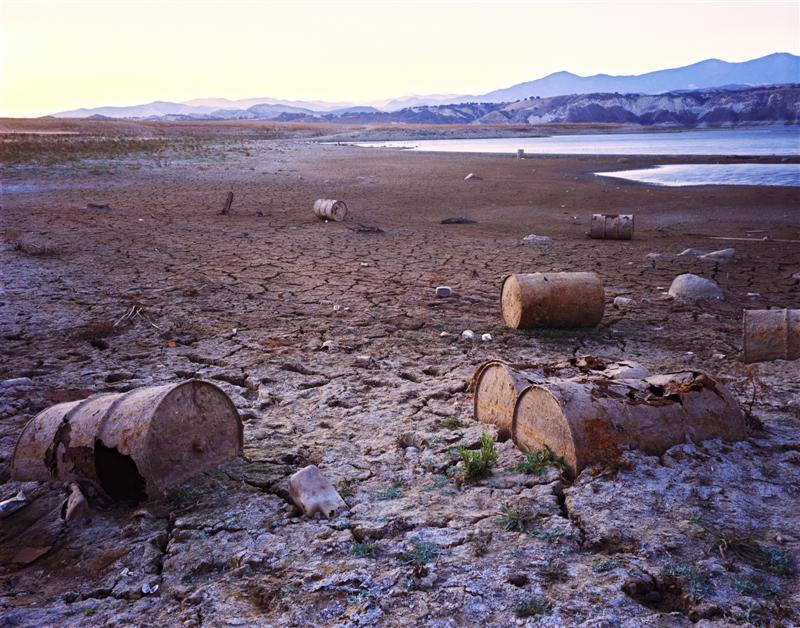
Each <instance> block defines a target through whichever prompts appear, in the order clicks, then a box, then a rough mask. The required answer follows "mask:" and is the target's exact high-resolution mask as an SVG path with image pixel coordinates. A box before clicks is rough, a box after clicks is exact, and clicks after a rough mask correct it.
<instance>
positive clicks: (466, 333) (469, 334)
mask: <svg viewBox="0 0 800 628" xmlns="http://www.w3.org/2000/svg"><path fill="white" fill-rule="evenodd" d="M461 337H462V338H464V339H465V340H474V338H475V332H474V331H472V330H471V329H465V330H464V331H462V332H461Z"/></svg>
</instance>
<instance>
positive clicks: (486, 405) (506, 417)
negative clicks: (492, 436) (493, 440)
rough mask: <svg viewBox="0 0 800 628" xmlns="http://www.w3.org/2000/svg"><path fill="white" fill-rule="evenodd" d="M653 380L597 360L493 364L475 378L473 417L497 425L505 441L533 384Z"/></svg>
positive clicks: (633, 367) (627, 365)
mask: <svg viewBox="0 0 800 628" xmlns="http://www.w3.org/2000/svg"><path fill="white" fill-rule="evenodd" d="M649 376H650V372H649V371H648V370H647V369H646V368H644V367H643V366H642V365H641V364H638V363H636V362H631V361H622V362H612V361H609V362H606V361H604V360H602V359H598V358H595V357H594V356H580V357H576V358H572V359H571V360H565V361H563V362H554V363H541V364H526V363H522V364H513V363H510V362H504V361H502V360H490V361H488V362H484V363H483V364H481V365H480V366H479V367H478V368H477V369H476V371H475V375H473V377H472V389H473V390H474V398H473V417H474V418H475V420H476V421H480V422H482V423H491V424H493V425H496V426H497V432H498V434H499V435H500V437H501V438H510V437H511V436H512V428H513V422H514V409H515V408H516V405H517V399H519V396H520V394H521V393H522V391H524V390H525V389H526V388H527V387H528V386H530V385H531V384H545V383H546V382H547V381H550V380H552V379H553V378H559V379H567V378H577V377H580V378H597V377H605V378H608V379H615V380H616V379H632V378H642V377H649Z"/></svg>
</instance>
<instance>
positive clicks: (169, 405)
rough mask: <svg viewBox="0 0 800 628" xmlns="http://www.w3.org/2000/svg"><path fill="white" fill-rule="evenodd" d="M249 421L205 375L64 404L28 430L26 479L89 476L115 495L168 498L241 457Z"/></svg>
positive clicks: (14, 469)
mask: <svg viewBox="0 0 800 628" xmlns="http://www.w3.org/2000/svg"><path fill="white" fill-rule="evenodd" d="M241 452H242V422H241V419H240V418H239V413H238V411H237V410H236V407H235V406H234V405H233V402H231V400H230V399H229V398H228V396H227V395H226V394H225V393H224V392H223V391H222V390H220V389H219V388H218V387H217V386H215V385H213V384H211V383H209V382H203V381H198V380H191V381H185V382H181V383H179V384H167V385H165V386H153V387H146V388H137V389H135V390H131V391H129V392H126V393H112V394H103V395H96V396H93V397H89V398H88V399H84V400H82V401H73V402H69V403H61V404H58V405H55V406H52V407H50V408H47V409H46V410H44V411H42V412H40V413H39V414H38V415H36V416H35V417H34V418H33V419H31V420H30V421H29V422H28V424H27V425H26V426H25V427H24V428H23V430H22V434H20V437H19V439H18V440H17V444H16V447H15V448H14V455H13V457H12V461H11V474H12V477H14V478H15V479H18V480H41V481H47V480H51V479H60V480H75V479H89V480H94V481H97V482H99V483H100V485H101V486H102V487H103V489H104V490H105V491H106V492H107V493H108V494H109V495H110V496H111V497H113V498H115V499H125V500H137V501H138V500H141V499H145V498H146V497H162V496H163V495H164V494H165V491H166V490H167V489H168V488H169V487H171V486H175V485H177V484H180V483H181V482H184V481H185V480H188V479H189V478H190V477H192V476H194V475H196V474H198V473H201V472H202V471H205V470H207V469H210V468H213V467H215V466H216V465H218V464H220V463H221V462H224V461H226V460H229V459H231V458H234V457H236V456H237V455H240V454H241Z"/></svg>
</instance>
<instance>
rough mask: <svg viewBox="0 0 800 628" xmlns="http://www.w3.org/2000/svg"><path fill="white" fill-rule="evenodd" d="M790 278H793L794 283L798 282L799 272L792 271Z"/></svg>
mask: <svg viewBox="0 0 800 628" xmlns="http://www.w3.org/2000/svg"><path fill="white" fill-rule="evenodd" d="M792 279H794V282H795V283H800V273H794V274H793V275H792Z"/></svg>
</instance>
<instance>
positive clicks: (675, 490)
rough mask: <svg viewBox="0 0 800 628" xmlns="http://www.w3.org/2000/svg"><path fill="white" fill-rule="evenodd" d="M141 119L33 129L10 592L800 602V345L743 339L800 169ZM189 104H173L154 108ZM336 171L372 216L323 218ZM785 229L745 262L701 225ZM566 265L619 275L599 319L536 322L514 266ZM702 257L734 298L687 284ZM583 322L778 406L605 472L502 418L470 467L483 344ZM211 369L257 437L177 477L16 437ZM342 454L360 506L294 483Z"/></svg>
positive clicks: (12, 426) (128, 597)
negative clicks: (639, 180) (55, 457)
mask: <svg viewBox="0 0 800 628" xmlns="http://www.w3.org/2000/svg"><path fill="white" fill-rule="evenodd" d="M9 124H11V123H9V122H3V125H4V128H6V129H8V125H9ZM27 124H28V126H27V127H26V128H25V129H23V130H27V131H31V130H35V129H34V127H33V126H32V125H33V123H27ZM42 124H45V123H44V122H43V123H42ZM69 124H70V125H73V126H72V127H71V128H73V129H77V130H79V131H80V130H81V127H80V123H77V122H74V121H71V122H69ZM86 125H87V126H86V129H88V130H89V131H91V132H92V133H96V132H99V131H98V129H100V130H102V129H103V128H104V127H103V125H102V124H101V123H100V122H99V121H93V122H91V123H90V122H87V123H86ZM109 128H110V131H109V132H111V131H113V133H122V134H123V135H124V134H128V135H129V137H123V138H122V140H121V141H120V143H119V144H117V145H115V150H116V151H118V153H115V154H113V155H112V156H108V155H106V154H105V153H104V152H103V151H104V150H106V148H107V147H105V148H104V146H102V145H103V141H100V140H98V144H99V145H101V146H100V148H98V149H97V150H98V151H99V152H98V153H94V152H92V151H93V150H95V149H94V148H92V146H93V145H92V144H91V143H90V142H89V140H86V141H85V142H84V143H83V144H81V142H82V141H84V140H85V139H86V138H84V137H83V136H81V137H73V138H72V139H70V138H69V136H66V139H65V136H53V137H52V138H51V139H47V138H39V139H38V140H36V142H38V143H37V144H36V145H35V148H36V151H39V154H40V155H42V158H41V159H38V160H35V159H33V158H27V157H26V156H25V154H24V151H22V153H21V155H16V156H15V155H12V156H11V157H8V156H7V153H8V152H9V151H10V149H9V148H7V147H6V148H4V149H3V151H4V154H6V157H7V158H6V159H5V161H4V164H3V170H4V172H3V187H2V198H1V199H0V205H1V206H2V209H0V219H1V220H0V482H1V483H0V501H3V500H6V499H11V498H14V497H15V496H17V495H18V494H19V493H20V491H21V492H22V493H23V494H24V495H25V496H27V498H28V500H29V503H28V504H27V505H26V506H24V507H22V508H20V509H18V510H15V511H14V512H11V511H12V510H14V509H17V508H18V506H19V504H18V503H17V502H16V501H15V502H13V503H9V505H8V507H7V508H8V511H9V512H8V513H6V511H5V510H4V511H3V512H2V513H1V514H0V516H2V518H0V624H2V625H9V626H11V625H13V626H65V625H85V626H95V625H96V626H101V625H178V626H203V625H207V626H309V625H315V626H328V625H330V626H401V625H402V626H407V625H419V626H441V627H444V626H457V625H476V626H478V625H480V626H488V625H491V626H515V625H537V626H593V627H600V626H609V627H610V626H626V627H633V626H637V627H638V626H688V625H691V624H693V623H697V624H698V625H701V626H730V625H746V624H752V625H762V626H767V625H770V626H792V625H798V624H800V614H799V612H798V610H797V609H800V592H799V591H798V580H797V569H798V550H799V549H800V528H798V521H800V488H799V487H800V363H798V362H787V361H776V362H768V363H760V364H753V365H749V366H744V365H743V364H742V359H741V320H742V314H741V313H742V310H743V309H745V308H752V309H766V308H768V307H797V304H798V299H800V286H798V282H797V281H796V279H795V278H794V276H795V275H796V274H797V273H798V271H800V245H797V244H793V243H787V242H777V241H762V240H760V238H761V237H763V235H765V233H766V235H769V236H770V237H772V238H775V239H782V240H792V239H795V240H796V239H798V238H800V228H798V216H799V215H798V213H797V210H798V207H800V192H799V191H798V189H797V188H793V189H790V188H777V187H776V188H755V187H741V186H736V187H735V189H734V188H729V187H718V188H712V187H699V188H655V187H648V186H644V185H639V184H634V183H623V182H618V181H614V180H611V179H606V178H602V177H596V176H594V175H593V174H592V173H594V172H597V171H601V170H612V169H618V168H619V162H620V160H619V159H618V158H616V157H603V158H600V157H568V156H566V157H548V156H542V157H535V158H530V159H525V160H517V159H514V157H513V156H512V155H508V156H499V155H494V156H490V155H458V154H450V155H444V154H442V155H427V154H423V153H415V154H410V153H405V152H402V151H398V150H381V149H360V148H357V147H350V146H337V145H331V144H318V143H313V142H311V141H309V140H308V139H305V138H307V136H308V135H313V134H314V132H312V131H309V130H308V129H305V128H303V127H298V128H296V129H294V130H292V129H289V131H286V130H284V131H283V132H281V133H278V134H275V133H273V134H272V136H270V134H269V133H267V132H266V131H265V132H263V133H262V132H261V131H260V130H259V128H260V127H257V126H255V125H252V126H246V125H243V126H242V127H241V128H240V127H236V126H235V125H217V126H215V125H206V126H202V125H194V126H189V127H187V126H181V125H180V124H179V123H175V124H174V125H162V126H157V125H154V124H144V123H134V122H131V123H114V126H110V127H109ZM220 129H221V130H220ZM212 130H214V133H216V135H214V133H212V132H211V131H212ZM290 131H291V132H290ZM87 132H88V131H87ZM195 132H196V133H197V134H200V133H202V134H204V135H203V137H200V138H193V137H192V133H195ZM156 133H165V134H170V133H171V134H173V138H172V139H170V141H169V142H166V141H165V142H163V143H161V144H159V143H158V142H160V141H161V140H158V139H154V138H151V139H148V140H147V141H145V140H143V139H141V137H142V136H147V135H151V136H152V135H154V134H156ZM292 133H295V135H296V137H291V135H292ZM226 134H228V135H226ZM317 134H319V133H317ZM277 135H281V136H283V137H276V136H277ZM8 137H9V136H8V135H6V136H4V138H8ZM87 137H88V136H87ZM270 137H272V139H270ZM16 138H17V139H14V141H18V136H16ZM175 138H178V139H175ZM187 138H188V139H187ZM12 139H13V138H12ZM48 142H57V143H58V145H57V146H56V147H55V148H53V149H52V150H50V148H47V147H50V146H51V145H50V144H48ZM126 142H130V143H131V145H132V146H133V145H134V144H135V150H133V149H132V150H131V151H130V152H126V151H125V150H123V149H124V146H125V143H126ZM147 142H152V143H151V144H147ZM23 148H24V147H23ZM45 149H46V150H45ZM21 150H22V149H21ZM45 155H46V156H47V157H48V158H47V159H44V156H45ZM693 159H694V160H699V161H701V160H702V158H691V159H688V160H687V159H679V158H666V159H664V158H659V160H658V162H655V161H653V160H652V158H644V157H642V158H637V157H629V158H625V159H624V162H625V163H626V164H630V167H632V168H633V167H643V166H646V165H650V164H653V163H669V162H670V160H672V161H674V162H676V163H677V162H691V161H692V160H693ZM723 161H724V159H723ZM470 172H474V173H477V174H479V176H480V180H476V181H471V182H470V183H469V184H465V183H464V177H465V175H466V174H468V173H470ZM230 191H232V192H234V194H235V200H234V201H233V203H232V206H231V210H230V212H229V215H220V210H221V209H222V207H223V204H224V203H225V200H226V197H227V194H228V192H230ZM319 198H334V199H342V200H344V201H345V202H346V203H347V206H348V209H349V214H348V217H347V220H345V221H343V222H340V223H339V222H328V223H326V222H323V221H321V220H319V219H318V218H317V217H316V216H314V213H313V211H312V206H313V203H314V201H315V200H316V199H319ZM90 203H91V204H92V205H89V204H90ZM106 206H107V207H106ZM593 213H625V214H634V215H635V218H636V233H635V235H634V239H632V240H620V241H615V240H592V239H588V238H587V236H586V234H587V231H588V229H589V225H590V220H591V216H592V214H593ZM452 217H463V218H465V219H466V220H465V221H463V222H462V221H458V224H442V221H444V220H446V219H448V218H452ZM470 221H474V222H470ZM354 227H359V228H354ZM751 230H759V233H758V235H757V236H755V237H753V238H750V239H748V240H743V241H736V242H735V244H733V246H735V247H736V261H735V263H731V264H724V265H723V264H719V263H715V262H713V261H709V260H702V259H698V258H697V257H691V256H684V257H677V253H679V252H681V251H683V250H685V249H686V248H689V247H694V248H699V249H704V250H714V249H718V248H721V247H722V246H723V245H724V244H725V243H720V242H719V241H715V240H710V237H711V236H721V237H736V238H748V237H749V236H748V235H747V232H748V231H751ZM531 233H535V234H542V235H546V236H548V237H551V238H552V240H553V241H552V243H551V244H550V245H548V246H533V245H530V244H526V243H524V242H523V241H522V238H523V237H524V236H525V235H526V234H531ZM651 253H661V254H662V255H650V256H649V257H648V254H651ZM563 271H591V272H595V273H597V274H598V275H600V276H601V277H602V280H603V285H604V286H605V299H606V304H605V315H604V317H603V319H602V322H601V323H600V324H599V325H598V326H597V327H595V328H590V329H582V330H550V331H548V330H526V331H517V330H512V329H509V328H507V327H505V326H504V325H503V323H502V317H501V313H500V286H501V282H502V279H503V277H505V276H506V275H508V274H511V273H532V272H563ZM684 273H692V274H697V275H699V276H702V277H704V278H707V279H710V280H713V281H715V282H716V283H717V284H718V285H719V286H720V288H721V290H722V291H723V292H724V294H725V299H724V300H718V301H708V302H704V303H698V304H692V303H685V302H679V301H675V300H673V299H671V298H670V297H668V295H667V294H666V291H667V289H668V287H669V286H670V284H671V282H672V280H673V279H674V278H675V277H677V276H678V275H681V274H684ZM437 286H449V287H451V288H452V294H451V296H449V297H447V298H437V297H436V293H435V290H436V287H437ZM617 297H623V298H624V299H628V301H626V303H628V304H629V305H627V306H626V307H625V308H623V309H620V308H618V307H614V305H613V303H614V301H615V298H617ZM467 329H469V330H473V332H474V334H472V338H473V339H472V340H470V339H468V338H466V337H463V338H462V331H464V330H467ZM485 334H488V335H489V337H490V338H491V339H490V340H488V339H487V340H485V341H481V340H480V338H481V337H482V336H484V335H485ZM580 355H596V356H600V357H602V358H603V359H606V360H609V361H624V360H632V361H635V362H638V363H639V364H641V365H643V366H644V367H646V368H647V369H649V370H650V371H651V372H652V373H662V372H668V371H677V370H687V369H688V370H697V371H703V372H707V373H709V374H711V375H713V376H714V377H715V378H718V380H719V381H721V382H723V383H725V384H726V385H727V386H728V387H729V389H730V390H731V392H732V394H733V395H734V396H735V397H736V399H737V400H738V401H739V403H740V404H741V405H742V408H743V410H745V411H748V412H749V413H750V414H751V415H752V417H751V419H750V421H749V423H750V427H749V431H748V433H747V436H746V438H745V439H744V440H742V441H739V442H733V443H726V442H722V441H719V440H713V441H706V442H701V443H685V444H681V445H678V446H675V447H673V448H672V449H670V450H668V451H667V452H666V453H664V454H663V455H661V456H647V455H644V454H642V453H640V452H636V451H626V452H622V454H621V455H620V456H618V457H617V458H615V460H614V461H613V464H609V465H607V466H605V467H603V466H597V467H592V468H588V469H585V470H583V471H582V472H581V473H580V474H579V475H578V477H577V478H575V479H574V480H568V479H566V478H565V477H562V476H561V474H560V472H559V468H558V464H557V463H555V464H549V463H552V461H549V460H547V459H546V458H544V459H543V458H541V457H540V458H536V457H535V456H531V457H528V458H526V456H525V455H524V454H523V453H522V452H520V451H519V450H518V449H517V448H516V447H515V446H514V444H513V443H512V442H511V440H507V439H506V440H497V442H496V443H495V447H496V454H497V460H496V463H495V464H494V466H493V467H492V468H489V469H487V470H486V472H485V473H483V474H480V473H479V474H475V476H474V477H472V478H466V477H465V464H464V459H465V458H468V459H470V460H473V458H472V457H471V456H470V454H471V453H472V454H473V455H474V456H476V457H477V456H478V450H480V448H481V447H482V446H484V445H485V444H486V439H485V438H484V439H483V443H482V442H481V436H482V434H483V433H484V432H487V433H488V434H489V435H490V436H493V437H496V436H497V435H496V432H495V428H494V426H491V425H486V424H482V423H479V422H477V421H475V420H474V418H473V398H472V393H471V391H470V390H469V384H470V380H471V377H472V375H473V373H474V372H475V369H476V367H477V366H478V365H479V364H481V363H482V362H484V361H486V360H490V359H502V360H507V361H509V362H512V363H532V362H535V363H541V362H547V361H561V360H565V359H569V358H572V357H573V356H580ZM192 378H200V379H205V380H209V381H211V382H213V383H215V384H216V385H218V386H220V387H221V388H222V389H223V390H224V391H225V392H226V393H227V394H228V395H229V396H230V398H231V399H232V400H233V403H234V404H235V405H236V407H237V409H238V411H239V413H240V415H241V417H242V420H243V424H244V452H243V456H242V457H241V458H238V459H236V460H235V461H233V462H229V463H226V464H224V465H223V466H221V467H220V468H218V469H215V470H212V471H207V472H205V473H203V474H201V475H199V476H197V477H195V478H193V479H191V480H189V481H187V482H185V483H184V484H182V485H181V486H179V487H176V488H174V489H172V490H170V491H169V492H168V495H167V497H166V498H164V499H161V500H150V501H143V502H140V503H138V504H135V505H132V504H127V503H119V502H116V503H115V502H111V501H110V500H107V499H103V497H102V496H101V494H100V493H99V492H98V491H97V490H95V489H94V488H93V487H92V486H91V485H86V484H85V483H83V484H81V485H80V487H79V488H80V491H82V492H78V490H79V489H78V487H77V486H76V485H73V486H72V487H70V486H66V485H59V484H52V485H46V484H36V483H26V484H22V483H20V482H16V481H12V480H10V479H9V476H8V473H7V471H5V470H4V467H5V466H6V465H7V464H8V462H9V461H10V457H11V454H12V451H13V447H14V444H15V441H16V438H17V437H18V435H19V434H20V432H21V431H22V428H23V426H24V425H25V423H26V422H27V421H28V420H29V419H30V418H31V417H33V416H34V415H35V414H36V413H38V412H39V411H41V410H42V409H44V408H46V407H48V406H50V405H52V404H54V403H58V402H62V401H70V400H76V399H82V398H84V397H86V396H88V395H90V394H95V393H100V392H115V391H126V390H130V389H133V388H136V387H139V386H149V385H159V384H167V383H175V382H179V381H182V380H187V379H192ZM470 450H473V451H472V452H470ZM309 465H314V466H316V467H318V468H319V470H320V471H321V473H322V474H323V475H324V477H325V478H327V479H328V480H330V481H331V483H332V484H333V486H334V487H335V488H336V489H337V491H338V492H339V494H340V495H341V496H342V498H343V499H344V501H345V503H346V504H347V509H346V510H344V511H340V512H339V513H337V514H336V515H335V516H334V517H332V518H331V519H324V518H307V517H303V516H302V515H301V513H300V511H299V510H297V508H296V507H295V506H294V505H293V503H292V501H291V499H290V495H289V487H288V483H287V480H288V478H289V477H290V476H291V475H293V474H294V473H296V472H297V471H299V470H301V469H303V468H304V467H307V466H309ZM71 492H72V493H71ZM71 494H72V495H74V497H73V505H71V506H69V511H70V513H72V514H70V516H69V517H68V519H69V520H65V518H67V517H66V510H67V507H66V506H65V505H64V502H65V500H66V499H67V497H69V496H70V495H71ZM81 496H85V498H86V500H87V501H88V503H89V508H88V512H87V511H86V509H85V508H82V509H81V510H76V508H75V507H74V503H75V500H78V502H79V503H81V504H82V502H81V501H80V498H81ZM20 499H21V498H20ZM4 508H5V507H4ZM74 513H77V514H74Z"/></svg>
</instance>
